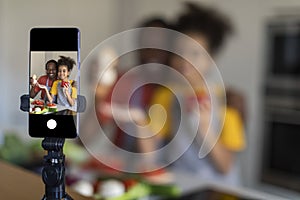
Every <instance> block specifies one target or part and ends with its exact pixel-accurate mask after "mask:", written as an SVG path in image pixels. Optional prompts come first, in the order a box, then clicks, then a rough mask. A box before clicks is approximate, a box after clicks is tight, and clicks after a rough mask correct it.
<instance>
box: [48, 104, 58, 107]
mask: <svg viewBox="0 0 300 200" xmlns="http://www.w3.org/2000/svg"><path fill="white" fill-rule="evenodd" d="M47 106H48V107H52V106H56V104H55V103H48V104H47Z"/></svg>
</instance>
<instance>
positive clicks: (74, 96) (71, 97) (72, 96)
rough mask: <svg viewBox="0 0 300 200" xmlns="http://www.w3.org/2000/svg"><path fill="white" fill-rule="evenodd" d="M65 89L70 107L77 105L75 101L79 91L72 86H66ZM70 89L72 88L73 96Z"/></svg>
mask: <svg viewBox="0 0 300 200" xmlns="http://www.w3.org/2000/svg"><path fill="white" fill-rule="evenodd" d="M64 87H65V88H64V89H65V94H66V97H67V100H68V102H69V104H70V106H74V105H75V99H76V97H77V89H76V88H75V87H72V86H71V85H67V86H64ZM70 87H71V88H72V94H70V92H69V89H70Z"/></svg>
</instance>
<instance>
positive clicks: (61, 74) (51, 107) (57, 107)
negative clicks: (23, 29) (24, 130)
mask: <svg viewBox="0 0 300 200" xmlns="http://www.w3.org/2000/svg"><path fill="white" fill-rule="evenodd" d="M79 86H80V31H79V29H77V28H73V27H70V28H32V29H31V30H30V51H29V96H30V99H29V105H30V108H29V135H30V136H31V137H39V138H45V137H55V138H75V137H77V135H78V124H79V121H78V120H79V116H78V110H77V105H78V102H77V100H78V98H77V97H78V95H79V91H80V90H79V89H80V88H79Z"/></svg>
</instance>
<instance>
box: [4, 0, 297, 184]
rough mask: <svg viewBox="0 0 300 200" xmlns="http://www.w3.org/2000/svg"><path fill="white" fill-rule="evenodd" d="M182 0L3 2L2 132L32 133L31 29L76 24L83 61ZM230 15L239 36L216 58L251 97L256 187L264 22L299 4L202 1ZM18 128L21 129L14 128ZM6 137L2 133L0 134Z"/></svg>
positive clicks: (251, 173)
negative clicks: (26, 102)
mask: <svg viewBox="0 0 300 200" xmlns="http://www.w3.org/2000/svg"><path fill="white" fill-rule="evenodd" d="M181 2H183V1H182V0H164V1H161V0H151V1H149V0H89V1H81V0H64V1H59V0H52V1H40V0H27V1H17V0H0V44H1V45H0V76H1V78H0V88H1V93H2V94H3V93H5V94H6V95H3V96H2V97H1V100H0V101H1V102H0V111H1V112H0V132H1V131H3V130H5V129H7V128H11V127H15V128H18V129H20V130H21V131H23V133H24V134H27V131H26V129H27V121H26V120H27V116H26V114H25V113H22V112H20V111H19V96H20V95H21V94H24V93H26V92H27V85H26V83H27V81H28V31H29V30H30V28H31V27H34V26H77V27H79V28H80V30H81V32H82V51H81V53H82V54H81V59H82V60H83V59H84V58H85V57H86V56H87V54H88V52H89V51H91V50H92V49H93V48H94V47H95V46H96V45H97V44H98V43H99V42H101V41H103V40H104V39H106V38H107V37H109V36H111V35H112V34H114V33H117V32H119V31H122V30H126V29H128V28H133V27H135V26H136V25H137V24H138V23H139V22H140V21H141V20H142V19H143V18H145V17H148V16H152V15H162V16H166V17H167V18H168V19H173V18H174V17H175V16H176V13H178V12H179V11H180V9H181ZM199 2H203V3H205V4H209V5H212V6H216V7H217V8H219V9H220V10H223V11H224V12H226V13H227V14H228V15H229V17H230V18H231V19H232V20H233V23H234V25H235V29H236V31H235V35H234V37H232V38H231V40H230V41H229V42H228V44H227V46H226V47H225V48H224V51H223V54H222V55H220V57H219V58H218V59H217V60H216V62H217V64H218V66H219V67H220V71H221V73H222V76H223V79H224V82H225V84H226V85H229V86H234V87H236V88H238V89H239V90H241V91H242V92H243V93H244V95H245V97H246V99H247V109H248V115H247V118H248V122H247V127H246V128H247V129H246V131H247V143H248V148H247V151H245V152H244V154H243V155H242V157H243V177H244V180H245V184H246V185H248V186H255V185H256V182H257V175H258V172H259V171H258V167H257V166H259V165H260V163H259V160H260V156H261V151H260V148H261V139H262V138H261V136H262V130H261V126H262V122H261V114H262V113H261V112H262V111H261V107H262V105H261V92H262V85H263V76H264V62H265V59H264V45H265V44H264V37H265V36H264V24H265V21H266V20H267V19H268V17H269V16H272V15H274V14H278V13H290V11H291V10H293V12H298V11H299V9H298V10H297V8H299V6H300V2H299V1H297V0H286V1H280V0H265V1H261V0H251V1H247V0H226V1H224V0H199ZM12 91H13V92H12ZM15 124H18V127H16V126H15ZM0 134H1V133H0Z"/></svg>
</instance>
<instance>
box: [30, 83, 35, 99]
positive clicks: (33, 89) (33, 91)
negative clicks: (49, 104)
mask: <svg viewBox="0 0 300 200" xmlns="http://www.w3.org/2000/svg"><path fill="white" fill-rule="evenodd" d="M35 87H36V86H35V85H32V86H31V89H30V92H29V95H30V98H34V97H35V96H36V95H37V92H36V91H35Z"/></svg>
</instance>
